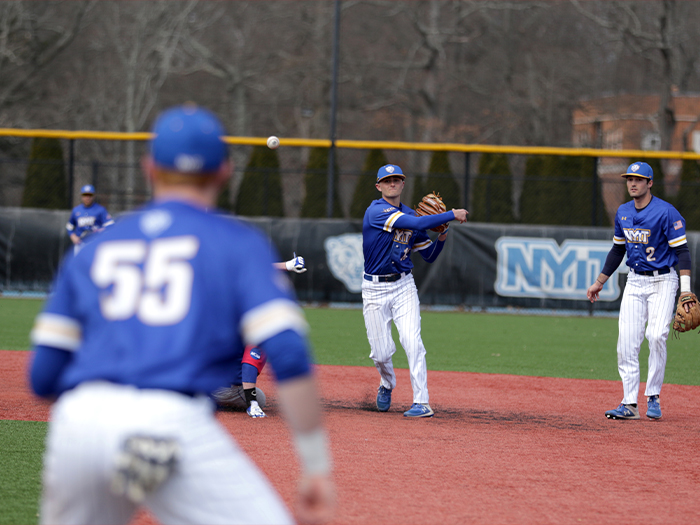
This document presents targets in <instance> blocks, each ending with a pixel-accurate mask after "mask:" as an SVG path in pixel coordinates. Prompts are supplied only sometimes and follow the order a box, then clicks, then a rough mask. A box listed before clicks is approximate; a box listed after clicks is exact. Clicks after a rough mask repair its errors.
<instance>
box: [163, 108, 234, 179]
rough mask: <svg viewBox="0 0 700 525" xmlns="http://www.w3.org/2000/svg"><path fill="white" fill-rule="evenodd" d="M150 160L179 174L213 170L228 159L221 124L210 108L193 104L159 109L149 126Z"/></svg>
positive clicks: (211, 171)
mask: <svg viewBox="0 0 700 525" xmlns="http://www.w3.org/2000/svg"><path fill="white" fill-rule="evenodd" d="M153 134H154V137H153V138H152V139H151V155H152V156H153V161H154V162H155V163H156V164H157V165H158V166H160V167H162V168H170V169H173V170H176V171H179V172H182V173H213V172H215V171H217V170H218V169H219V168H220V167H221V165H222V164H223V163H224V162H226V160H227V159H228V150H227V147H226V143H225V142H224V141H223V136H224V135H225V133H224V127H223V125H222V124H221V122H220V121H219V119H218V118H217V117H216V115H214V114H213V113H212V112H211V111H208V110H206V109H204V108H200V107H197V106H196V105H194V104H191V105H184V106H180V107H175V108H171V109H169V110H166V111H165V112H163V113H162V114H161V115H160V116H159V117H158V119H157V120H156V123H155V125H154V126H153Z"/></svg>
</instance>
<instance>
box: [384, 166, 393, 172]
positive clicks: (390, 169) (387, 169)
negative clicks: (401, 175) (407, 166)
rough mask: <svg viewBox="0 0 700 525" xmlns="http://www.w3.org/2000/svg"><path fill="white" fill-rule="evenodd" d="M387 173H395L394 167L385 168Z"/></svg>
mask: <svg viewBox="0 0 700 525" xmlns="http://www.w3.org/2000/svg"><path fill="white" fill-rule="evenodd" d="M384 169H385V170H386V172H387V173H394V166H387V167H386V168H384Z"/></svg>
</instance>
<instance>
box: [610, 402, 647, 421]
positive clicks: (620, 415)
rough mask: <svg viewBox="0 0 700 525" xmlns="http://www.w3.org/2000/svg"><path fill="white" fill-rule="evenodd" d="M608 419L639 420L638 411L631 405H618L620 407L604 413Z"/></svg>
mask: <svg viewBox="0 0 700 525" xmlns="http://www.w3.org/2000/svg"><path fill="white" fill-rule="evenodd" d="M605 417H607V418H608V419H639V409H638V408H637V407H633V406H632V405H625V404H623V403H620V406H619V407H617V408H615V409H614V410H608V411H607V412H606V413H605Z"/></svg>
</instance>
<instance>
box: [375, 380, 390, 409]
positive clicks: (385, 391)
mask: <svg viewBox="0 0 700 525" xmlns="http://www.w3.org/2000/svg"><path fill="white" fill-rule="evenodd" d="M390 406H391V389H390V388H385V387H383V386H380V387H379V390H377V410H379V411H380V412H386V411H387V410H389V407H390Z"/></svg>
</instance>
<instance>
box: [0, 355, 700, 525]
mask: <svg viewBox="0 0 700 525" xmlns="http://www.w3.org/2000/svg"><path fill="white" fill-rule="evenodd" d="M27 357H28V353H27V352H7V351H0V419H25V420H45V419H46V418H47V407H46V405H45V404H43V403H41V402H39V401H36V400H35V398H33V397H32V396H31V394H30V393H29V392H28V391H27V388H26V386H25V379H24V378H25V375H26V372H25V370H26V364H27V363H26V361H27ZM318 372H319V379H320V383H321V389H322V395H323V400H324V404H325V406H326V409H327V413H326V424H327V426H328V429H329V432H330V436H331V441H332V445H333V453H334V462H335V479H336V484H337V492H338V510H337V518H336V520H335V522H336V523H339V524H340V523H342V524H346V523H347V524H370V523H379V522H382V523H386V524H398V523H416V524H440V525H442V524H452V523H454V524H463V523H485V524H494V523H497V524H510V523H513V524H546V523H556V524H569V523H572V524H580V523H583V524H585V523H596V524H607V523H610V524H614V525H621V524H626V523H645V524H674V523H678V524H687V523H700V502H698V500H696V499H695V498H696V497H697V495H698V494H699V493H700V454H699V453H698V449H699V447H698V445H700V438H699V437H698V432H699V431H700V387H697V386H680V385H665V386H664V389H663V393H662V394H663V395H662V409H663V414H664V417H663V419H661V420H660V421H650V420H647V419H646V418H643V419H642V420H639V421H610V420H607V419H605V417H603V412H604V411H605V410H607V409H610V408H613V407H614V406H615V405H617V403H618V402H619V400H620V399H621V397H622V387H621V385H620V383H619V382H617V381H590V380H578V379H553V378H542V377H525V376H505V375H491V374H473V373H460V372H429V378H428V382H429V387H430V391H431V406H432V407H433V409H434V410H435V411H436V415H435V417H434V418H432V419H427V420H408V419H406V418H404V417H403V416H402V414H401V412H402V411H403V410H405V409H406V408H408V406H409V405H410V403H411V391H410V382H409V378H408V372H407V371H406V370H397V375H398V386H397V388H396V390H395V391H394V395H393V407H392V409H391V410H390V411H389V412H388V413H385V414H380V413H378V412H376V411H375V410H374V398H375V393H376V387H377V385H378V383H379V376H378V374H377V372H376V371H375V370H374V368H369V367H339V366H319V367H318ZM260 384H261V386H262V388H263V389H264V390H265V392H266V394H268V400H269V401H270V402H271V406H270V407H269V408H268V409H267V410H266V412H267V414H268V416H269V417H267V418H265V419H257V420H253V419H250V418H249V417H248V416H246V415H245V414H244V413H242V412H241V413H235V412H222V413H220V415H219V419H220V421H221V422H222V423H223V424H224V425H225V426H226V427H227V428H228V429H229V430H230V432H231V433H232V434H233V435H234V436H235V438H236V439H237V440H238V442H239V443H240V444H241V446H242V447H243V448H244V449H245V450H246V452H248V453H249V454H250V455H251V456H252V457H253V459H255V460H256V461H257V463H258V464H259V465H260V466H261V468H262V469H263V471H264V472H265V473H266V474H267V475H268V476H269V478H270V479H271V480H272V482H273V484H274V485H275V486H276V487H277V489H278V490H279V492H280V493H281V494H282V496H283V497H284V498H285V500H286V501H288V502H292V501H293V496H294V490H295V484H296V476H297V468H296V463H295V461H294V457H293V453H292V451H291V450H290V448H289V446H288V441H287V436H288V433H287V430H286V427H285V426H284V424H283V422H282V419H281V418H280V417H279V413H278V411H277V410H276V408H275V406H276V403H275V392H274V388H273V385H272V383H271V381H270V379H269V377H267V376H266V375H264V376H263V377H262V381H261V383H260ZM642 392H643V391H642ZM640 399H643V397H642V396H640ZM642 408H643V407H642ZM642 412H643V411H642ZM134 523H139V524H145V523H152V520H151V519H149V518H148V516H145V515H141V516H139V517H138V518H137V519H136V520H135V522H134Z"/></svg>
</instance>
